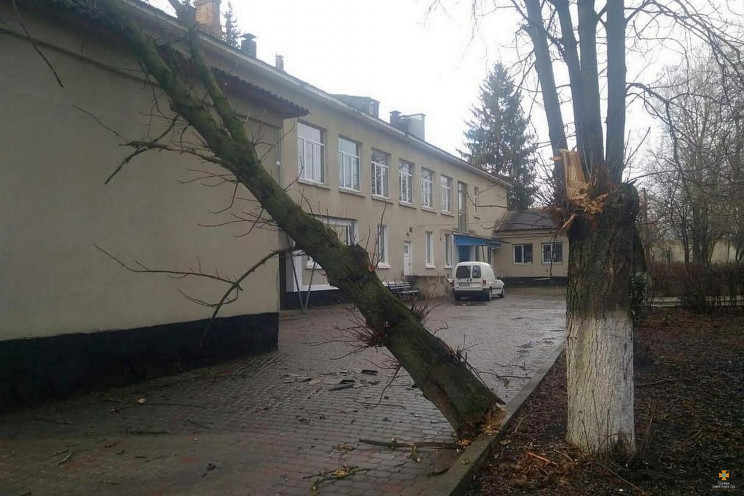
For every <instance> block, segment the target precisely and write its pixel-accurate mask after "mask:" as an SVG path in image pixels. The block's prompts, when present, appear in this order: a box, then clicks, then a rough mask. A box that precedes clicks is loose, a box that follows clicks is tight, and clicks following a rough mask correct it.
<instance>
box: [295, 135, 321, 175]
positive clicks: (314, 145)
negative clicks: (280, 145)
mask: <svg viewBox="0 0 744 496" xmlns="http://www.w3.org/2000/svg"><path fill="white" fill-rule="evenodd" d="M303 128H308V129H311V130H314V131H317V132H318V133H319V136H320V141H316V140H313V139H310V138H307V137H304V136H301V134H302V131H303ZM323 137H324V132H323V130H322V129H321V128H319V127H315V126H312V125H310V124H305V123H304V122H298V123H297V170H298V172H299V177H300V179H302V180H303V181H307V182H311V183H316V184H325V170H324V169H325V167H324V165H325V164H324V162H325V145H324V144H323ZM308 151H309V152H310V153H309V154H308ZM309 157H312V158H313V161H312V162H313V163H311V164H306V163H305V161H306V159H307V158H309Z"/></svg>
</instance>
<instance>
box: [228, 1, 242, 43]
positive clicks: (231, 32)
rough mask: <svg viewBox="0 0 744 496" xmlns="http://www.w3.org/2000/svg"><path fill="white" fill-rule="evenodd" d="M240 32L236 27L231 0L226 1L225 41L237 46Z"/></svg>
mask: <svg viewBox="0 0 744 496" xmlns="http://www.w3.org/2000/svg"><path fill="white" fill-rule="evenodd" d="M242 34H243V33H241V32H240V30H239V29H238V20H237V19H236V18H235V12H233V6H232V2H227V11H226V12H225V35H224V40H225V43H227V44H228V45H230V46H232V47H235V48H237V47H238V39H239V38H240V36H241V35H242Z"/></svg>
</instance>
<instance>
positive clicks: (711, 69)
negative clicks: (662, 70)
mask: <svg viewBox="0 0 744 496" xmlns="http://www.w3.org/2000/svg"><path fill="white" fill-rule="evenodd" d="M736 83H737V81H736V80H732V79H723V80H722V79H721V78H720V77H719V71H718V68H717V66H716V64H715V61H714V60H713V59H712V58H711V57H706V56H690V57H688V58H686V59H685V61H684V63H683V65H681V66H677V67H676V68H673V69H670V70H669V72H668V74H667V76H666V77H665V79H664V87H663V88H660V89H659V90H658V93H659V96H660V98H661V99H662V101H661V102H660V103H663V106H662V107H661V108H662V109H663V112H660V113H658V114H656V115H655V117H657V118H658V119H659V121H660V122H661V123H662V131H663V132H662V135H661V139H660V143H659V145H658V148H657V150H655V151H654V152H653V153H652V154H651V163H650V164H649V165H648V168H649V169H650V173H651V174H650V176H649V181H648V182H649V183H650V185H651V188H652V191H653V192H654V193H655V196H656V199H657V200H658V201H657V202H656V206H657V209H658V211H657V217H658V218H659V219H660V220H663V221H664V222H665V223H666V224H667V225H668V226H669V228H670V230H671V231H672V232H673V233H674V234H675V237H676V239H677V240H680V241H681V242H682V247H683V251H684V261H685V263H689V262H691V261H692V262H695V263H699V264H703V265H707V264H709V263H710V261H711V257H712V255H713V248H714V246H715V245H716V243H718V242H719V241H722V240H724V239H727V240H728V241H731V242H733V243H734V245H736V244H737V243H736V240H737V239H739V236H740V234H739V233H740V231H739V228H740V224H739V222H738V221H739V213H740V208H741V207H740V205H741V202H742V197H741V189H742V188H741V182H740V171H741V167H742V166H741V143H742V139H743V138H744V137H742V135H741V129H740V125H739V121H740V117H739V112H740V105H741V102H740V101H739V100H740V97H738V95H739V94H740V89H739V88H738V87H737V85H736ZM724 85H726V86H724ZM654 108H656V107H652V109H654Z"/></svg>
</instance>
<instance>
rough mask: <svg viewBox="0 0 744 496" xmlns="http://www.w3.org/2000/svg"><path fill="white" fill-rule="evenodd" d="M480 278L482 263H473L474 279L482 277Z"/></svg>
mask: <svg viewBox="0 0 744 496" xmlns="http://www.w3.org/2000/svg"><path fill="white" fill-rule="evenodd" d="M480 278H481V268H480V265H473V279H480Z"/></svg>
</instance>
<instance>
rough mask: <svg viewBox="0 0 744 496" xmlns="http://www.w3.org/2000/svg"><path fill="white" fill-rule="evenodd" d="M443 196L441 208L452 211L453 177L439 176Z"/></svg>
mask: <svg viewBox="0 0 744 496" xmlns="http://www.w3.org/2000/svg"><path fill="white" fill-rule="evenodd" d="M439 183H440V185H441V191H442V198H441V201H440V204H439V208H440V209H442V211H444V212H452V179H451V178H449V177H447V176H439Z"/></svg>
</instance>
